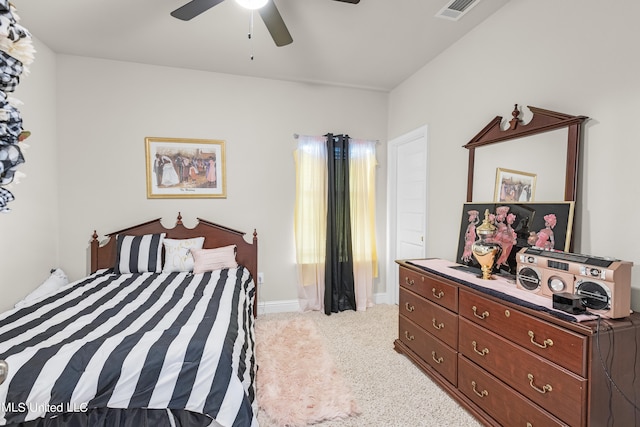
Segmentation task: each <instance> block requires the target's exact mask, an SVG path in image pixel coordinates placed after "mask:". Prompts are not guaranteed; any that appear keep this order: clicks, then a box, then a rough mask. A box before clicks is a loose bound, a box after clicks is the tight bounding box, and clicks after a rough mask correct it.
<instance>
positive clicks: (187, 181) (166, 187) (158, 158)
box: [145, 137, 227, 199]
mask: <svg viewBox="0 0 640 427" xmlns="http://www.w3.org/2000/svg"><path fill="white" fill-rule="evenodd" d="M145 146H146V161H147V198H150V199H154V198H208V197H212V198H216V197H217V198H224V197H227V182H226V163H225V147H224V141H220V140H214V139H180V138H154V137H147V138H145Z"/></svg>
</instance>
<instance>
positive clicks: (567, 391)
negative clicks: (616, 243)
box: [395, 261, 640, 427]
mask: <svg viewBox="0 0 640 427" xmlns="http://www.w3.org/2000/svg"><path fill="white" fill-rule="evenodd" d="M397 263H398V264H399V266H400V274H399V276H400V277H399V279H400V303H399V304H400V310H399V312H400V318H399V337H398V339H397V340H396V341H395V349H396V351H398V352H400V353H403V354H405V355H406V356H407V357H408V358H409V359H411V360H412V361H413V362H414V363H415V364H416V365H418V366H419V367H420V368H421V369H422V370H423V371H424V372H425V373H426V374H427V375H429V376H430V377H431V378H432V379H433V380H434V381H435V382H436V383H437V384H439V385H440V386H441V387H442V388H443V389H444V390H446V391H447V392H448V393H449V394H450V395H451V396H452V397H453V398H454V399H456V400H457V401H458V402H459V403H460V404H461V405H462V406H464V407H465V408H466V409H467V410H469V411H470V412H471V413H472V414H473V415H474V416H475V417H476V418H477V419H478V420H480V421H481V422H482V423H483V424H485V425H488V426H508V427H516V426H522V427H543V426H544V427H548V426H588V427H604V426H616V427H618V426H619V427H628V426H640V410H636V409H634V407H633V405H632V404H631V403H630V402H629V401H628V400H627V398H628V399H630V400H631V401H633V402H634V404H635V405H636V406H638V405H640V315H639V314H637V313H634V314H633V315H631V316H629V317H627V318H624V319H619V320H607V319H602V320H601V321H600V322H597V321H595V320H594V321H587V322H579V323H578V322H570V321H567V320H563V319H560V318H558V317H556V316H554V315H551V314H549V313H546V312H543V311H538V310H534V309H531V308H528V307H524V306H522V305H519V304H515V303H512V302H509V301H506V300H504V299H501V298H498V297H495V296H492V295H489V294H487V293H485V292H482V291H480V290H476V289H474V288H472V287H469V286H465V284H464V283H459V281H456V280H452V279H451V278H450V277H447V275H445V274H441V273H440V272H438V271H427V270H425V269H423V268H420V267H418V266H415V265H413V264H410V261H397ZM603 366H606V368H607V370H606V371H605V369H603ZM608 375H610V376H611V378H613V380H614V382H615V386H614V385H613V384H612V383H611V382H610V381H609V379H608ZM616 387H618V388H619V390H618V389H617V388H616ZM620 391H622V392H623V393H624V395H623V394H621V393H620Z"/></svg>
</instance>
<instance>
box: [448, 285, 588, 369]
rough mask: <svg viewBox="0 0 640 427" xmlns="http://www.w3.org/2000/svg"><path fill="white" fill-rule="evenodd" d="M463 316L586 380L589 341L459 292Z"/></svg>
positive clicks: (463, 291)
mask: <svg viewBox="0 0 640 427" xmlns="http://www.w3.org/2000/svg"><path fill="white" fill-rule="evenodd" d="M460 315H461V316H463V317H464V318H466V319H469V320H470V321H472V322H474V323H477V324H478V325H481V326H482V327H484V328H487V329H489V330H491V331H493V332H495V333H497V334H499V335H501V336H503V337H505V338H507V339H508V340H509V341H513V342H514V343H516V344H518V345H520V346H522V347H524V348H526V349H528V350H530V351H532V352H534V353H536V354H539V355H540V356H542V357H544V358H546V359H548V360H550V361H552V362H554V363H557V364H558V365H560V366H563V367H565V368H567V369H569V370H570V371H572V372H575V373H576V374H578V375H580V376H582V377H586V376H587V368H588V367H587V366H586V359H587V348H588V346H587V337H586V336H584V335H579V334H576V333H574V332H571V331H568V330H566V329H563V328H561V327H559V326H556V325H554V324H551V323H548V322H545V321H544V320H542V319H537V318H535V317H533V316H529V315H528V314H525V313H522V312H520V311H517V310H514V309H512V308H508V307H507V306H505V305H503V304H500V303H497V302H494V301H490V300H488V299H486V298H483V297H482V296H480V295H476V294H474V293H471V292H468V291H466V290H464V289H461V290H460Z"/></svg>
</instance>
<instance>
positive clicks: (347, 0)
mask: <svg viewBox="0 0 640 427" xmlns="http://www.w3.org/2000/svg"><path fill="white" fill-rule="evenodd" d="M335 1H341V2H342V3H351V4H358V3H360V0H335Z"/></svg>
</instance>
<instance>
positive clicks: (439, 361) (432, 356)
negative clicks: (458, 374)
mask: <svg viewBox="0 0 640 427" xmlns="http://www.w3.org/2000/svg"><path fill="white" fill-rule="evenodd" d="M431 358H432V359H433V361H434V362H436V363H437V364H438V365H439V364H441V363H442V362H444V359H443V358H442V356H440V357H438V358H436V352H435V351H432V352H431Z"/></svg>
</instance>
